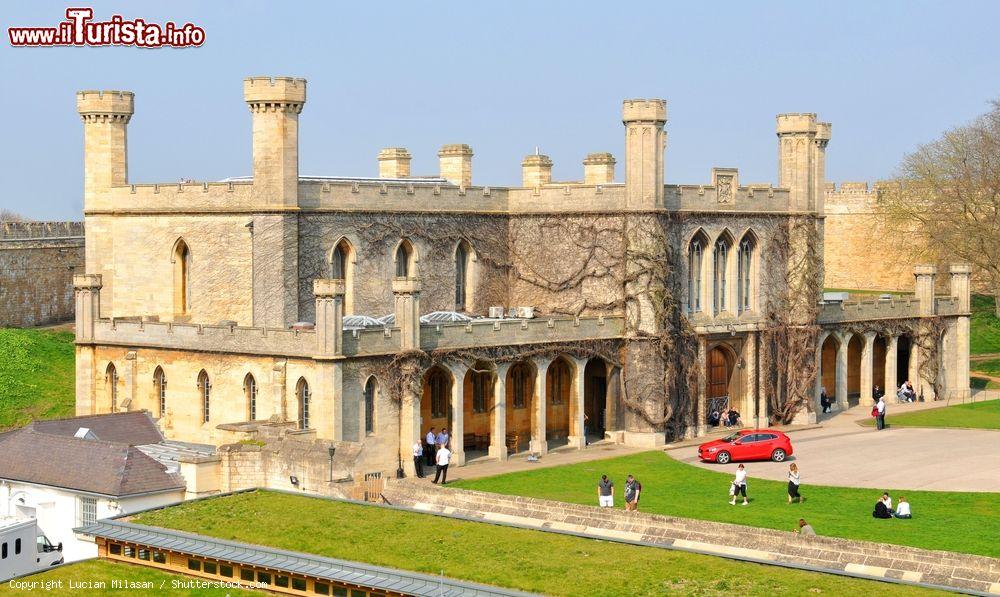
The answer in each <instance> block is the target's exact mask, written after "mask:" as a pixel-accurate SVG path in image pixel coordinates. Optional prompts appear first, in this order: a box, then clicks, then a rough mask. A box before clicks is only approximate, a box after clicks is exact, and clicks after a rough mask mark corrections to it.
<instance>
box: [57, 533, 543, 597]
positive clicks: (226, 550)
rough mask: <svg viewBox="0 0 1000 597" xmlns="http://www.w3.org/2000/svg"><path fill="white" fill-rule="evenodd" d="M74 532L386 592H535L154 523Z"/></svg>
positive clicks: (455, 593) (492, 594)
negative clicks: (177, 528) (329, 556)
mask: <svg viewBox="0 0 1000 597" xmlns="http://www.w3.org/2000/svg"><path fill="white" fill-rule="evenodd" d="M74 530H75V531H76V532H78V533H84V534H86V535H92V536H95V537H103V538H105V539H110V540H117V541H125V542H132V543H137V544H141V545H147V546H149V547H153V548H159V549H164V550H171V551H175V552H180V553H184V554H189V555H193V556H196V557H203V558H215V559H220V560H225V561H229V562H233V563H235V564H247V565H253V566H259V567H262V568H271V569H274V570H282V571H286V572H297V573H299V574H304V575H308V576H313V577H316V578H320V579H325V580H329V581H331V582H339V583H344V584H353V585H361V586H364V587H367V588H370V589H375V590H382V591H398V592H405V593H407V594H410V595H427V596H428V597H430V596H459V595H472V596H479V597H487V596H501V595H503V596H526V595H531V593H524V592H521V591H513V590H510V589H503V588H500V587H491V586H489V585H482V584H478V583H470V582H464V581H460V580H454V579H450V578H444V577H436V576H430V575H427V574H420V573H417V572H407V571H403V570H395V569H392V568H384V567H381V566H373V565H370V564H362V563H358V562H350V561H347V560H337V559H334V558H326V557H323V556H318V555H314V554H307V553H301V552H294V551H286V550H283V549H275V548H272V547H264V546H259V545H250V544H247V543H238V542H236V541H226V540H224V539H215V538H212V537H205V536H204V535H196V534H194V533H184V532H181V531H174V530H170V529H163V528H159V527H148V526H144V525H138V524H133V523H129V522H123V521H119V520H101V521H98V522H97V523H95V524H92V525H89V526H86V527H82V528H78V529H74ZM220 550H221V551H220Z"/></svg>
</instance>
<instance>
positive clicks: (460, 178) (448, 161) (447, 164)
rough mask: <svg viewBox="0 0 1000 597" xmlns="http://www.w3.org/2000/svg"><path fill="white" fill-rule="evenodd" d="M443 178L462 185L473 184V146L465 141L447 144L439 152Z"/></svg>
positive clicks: (468, 185)
mask: <svg viewBox="0 0 1000 597" xmlns="http://www.w3.org/2000/svg"><path fill="white" fill-rule="evenodd" d="M438 158H439V159H440V161H441V178H444V179H445V180H447V181H448V182H450V183H451V184H454V185H458V186H460V187H470V186H472V148H471V147H469V146H468V145H466V144H464V143H459V144H455V145H445V146H443V147H441V151H439V152H438Z"/></svg>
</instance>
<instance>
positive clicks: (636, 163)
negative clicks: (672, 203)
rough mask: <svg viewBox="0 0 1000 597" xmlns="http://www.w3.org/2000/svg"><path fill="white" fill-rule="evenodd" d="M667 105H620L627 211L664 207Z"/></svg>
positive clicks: (658, 101)
mask: <svg viewBox="0 0 1000 597" xmlns="http://www.w3.org/2000/svg"><path fill="white" fill-rule="evenodd" d="M666 122H667V102H666V101H664V100H661V99H648V100H645V99H632V100H625V101H623V102H622V124H624V125H625V195H626V199H625V201H626V205H627V207H628V208H629V209H640V210H646V209H657V208H661V207H663V149H664V147H665V145H666V142H667V137H666V133H665V132H664V131H663V125H664V124H666Z"/></svg>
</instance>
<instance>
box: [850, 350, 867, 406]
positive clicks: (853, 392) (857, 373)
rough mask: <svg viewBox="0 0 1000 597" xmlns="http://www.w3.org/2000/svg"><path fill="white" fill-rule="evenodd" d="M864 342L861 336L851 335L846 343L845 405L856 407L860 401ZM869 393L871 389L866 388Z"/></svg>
mask: <svg viewBox="0 0 1000 597" xmlns="http://www.w3.org/2000/svg"><path fill="white" fill-rule="evenodd" d="M864 346H865V340H864V338H863V337H862V336H861V334H852V335H851V339H850V340H849V341H848V342H847V403H848V404H849V405H850V406H855V405H857V404H858V403H859V402H860V400H861V393H862V387H861V356H862V352H863V351H864ZM868 391H869V392H871V388H868Z"/></svg>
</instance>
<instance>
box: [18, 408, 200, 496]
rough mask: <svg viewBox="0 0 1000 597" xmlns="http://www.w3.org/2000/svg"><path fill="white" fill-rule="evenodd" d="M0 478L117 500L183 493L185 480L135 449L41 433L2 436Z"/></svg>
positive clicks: (25, 431) (29, 429)
mask: <svg viewBox="0 0 1000 597" xmlns="http://www.w3.org/2000/svg"><path fill="white" fill-rule="evenodd" d="M0 454H3V457H2V458H0V478H3V479H8V480H11V481H22V482H25V483H36V484H39V485H48V486H51V487H61V488H64V489H72V490H76V491H85V492H88V493H98V494H101V495H109V496H116V497H124V496H129V495H138V494H144V493H153V492H159V491H168V490H172V489H183V488H184V487H185V484H184V479H183V478H182V477H181V476H180V475H178V474H172V473H170V472H168V471H167V469H166V467H165V466H164V465H162V464H160V463H159V462H156V461H155V460H153V459H152V458H150V457H149V456H147V455H145V454H143V453H142V452H141V451H140V450H139V449H138V448H136V447H135V446H130V445H128V444H125V443H117V442H109V441H104V440H101V439H97V440H92V439H81V438H76V437H72V436H64V435H53V434H49V433H39V432H38V431H36V430H34V429H33V428H32V427H31V426H30V425H29V426H28V427H24V428H22V429H18V430H16V431H11V432H9V433H5V434H3V435H0Z"/></svg>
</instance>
